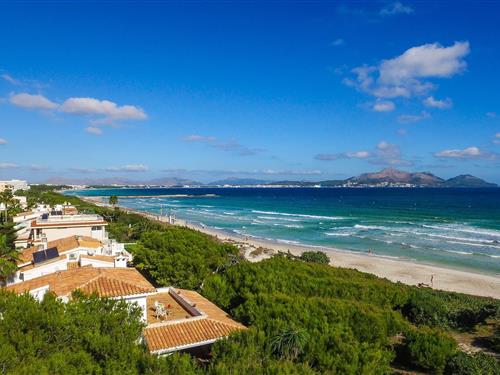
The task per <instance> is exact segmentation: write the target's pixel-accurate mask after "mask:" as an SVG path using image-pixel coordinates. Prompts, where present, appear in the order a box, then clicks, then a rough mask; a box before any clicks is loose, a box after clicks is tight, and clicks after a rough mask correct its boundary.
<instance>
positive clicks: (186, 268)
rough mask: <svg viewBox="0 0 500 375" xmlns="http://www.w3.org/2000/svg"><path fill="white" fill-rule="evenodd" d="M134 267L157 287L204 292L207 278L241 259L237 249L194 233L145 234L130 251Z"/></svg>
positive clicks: (179, 229)
mask: <svg viewBox="0 0 500 375" xmlns="http://www.w3.org/2000/svg"><path fill="white" fill-rule="evenodd" d="M130 251H131V253H132V254H133V255H134V264H135V265H136V267H137V268H138V269H139V270H142V271H144V272H146V273H147V274H149V275H150V276H151V278H152V279H153V280H154V281H155V282H156V284H158V285H162V286H175V287H179V288H186V289H198V290H199V289H201V288H202V286H203V283H204V281H205V280H206V278H207V277H208V276H210V275H212V274H214V273H218V272H222V271H223V270H224V269H225V267H228V266H230V265H231V264H232V262H233V261H236V260H237V259H238V249H237V248H236V247H234V246H233V245H229V244H226V243H222V242H219V241H216V240H215V239H213V238H212V237H210V236H208V235H206V234H203V233H200V232H197V231H195V230H192V229H187V228H182V227H175V226H169V227H165V228H164V229H163V230H161V231H160V230H151V231H145V232H144V233H143V234H142V236H141V239H140V241H139V242H138V243H137V244H136V245H134V246H131V247H130Z"/></svg>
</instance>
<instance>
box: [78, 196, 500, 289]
mask: <svg viewBox="0 0 500 375" xmlns="http://www.w3.org/2000/svg"><path fill="white" fill-rule="evenodd" d="M78 198H80V199H82V200H84V201H87V202H88V203H92V204H97V205H101V206H106V207H107V206H108V205H107V204H105V203H103V202H102V201H101V200H100V198H98V199H95V197H82V196H78ZM117 207H119V208H120V209H121V210H123V211H126V212H127V211H128V212H133V213H136V214H138V215H141V216H143V217H146V218H148V219H150V220H155V221H159V222H162V223H168V221H167V220H166V218H165V220H162V218H161V217H159V216H158V215H154V214H151V213H148V212H144V211H140V210H136V209H131V208H128V207H124V206H120V205H117ZM173 225H178V226H184V227H187V228H191V229H194V230H197V231H200V232H203V233H205V234H208V235H210V236H213V237H216V238H217V239H219V240H222V241H227V242H231V243H233V244H235V245H236V246H238V247H239V248H240V249H241V250H243V251H244V254H245V258H246V259H248V260H249V261H252V262H256V261H260V260H263V259H266V258H269V257H270V256H272V255H273V254H275V253H277V252H278V251H283V252H288V251H290V253H292V254H293V255H300V254H301V253H302V252H304V251H311V250H320V251H324V252H325V253H326V254H327V255H328V256H329V257H330V265H331V266H333V267H340V268H350V269H356V270H358V271H361V272H365V273H370V274H373V275H375V276H378V277H381V278H386V279H388V280H390V281H393V282H401V283H403V284H407V285H414V286H415V285H418V284H426V286H430V287H431V284H432V288H433V289H437V290H444V291H450V292H458V293H465V294H471V295H476V296H483V297H493V298H496V299H500V277H496V276H493V275H485V274H480V273H475V272H473V271H464V270H458V269H453V268H446V267H442V266H435V265H429V264H424V263H419V262H412V261H407V260H401V259H392V258H389V257H386V256H382V255H376V254H368V253H366V254H364V253H356V252H353V251H349V250H342V249H338V248H331V247H322V246H314V245H311V246H308V245H303V244H293V243H279V242H277V241H270V240H266V239H260V238H255V237H250V236H246V237H245V236H238V235H236V234H234V235H233V234H229V233H227V232H225V231H222V230H218V229H215V228H211V227H208V226H205V225H201V224H196V223H192V222H188V221H185V220H182V219H177V218H176V219H175V223H174V224H173ZM259 248H261V249H262V250H263V249H268V251H262V252H261V251H259V250H257V249H259ZM256 250H257V251H256ZM254 251H255V253H254V255H253V256H252V254H251V253H252V252H254ZM431 279H432V282H431Z"/></svg>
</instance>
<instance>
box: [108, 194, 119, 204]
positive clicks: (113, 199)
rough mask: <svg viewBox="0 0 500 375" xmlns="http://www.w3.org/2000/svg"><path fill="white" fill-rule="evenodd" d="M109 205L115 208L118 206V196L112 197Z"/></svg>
mask: <svg viewBox="0 0 500 375" xmlns="http://www.w3.org/2000/svg"><path fill="white" fill-rule="evenodd" d="M109 204H110V205H111V206H113V207H114V206H116V205H117V204H118V197H117V196H116V195H111V196H110V197H109Z"/></svg>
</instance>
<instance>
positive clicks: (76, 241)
mask: <svg viewBox="0 0 500 375" xmlns="http://www.w3.org/2000/svg"><path fill="white" fill-rule="evenodd" d="M101 246H102V243H101V241H99V240H96V239H95V238H92V237H87V236H70V237H65V238H61V239H58V240H55V241H50V242H48V243H47V248H49V249H50V248H52V247H56V248H57V251H58V252H59V254H63V253H65V252H67V251H71V250H74V249H77V248H79V247H84V248H90V249H97V248H99V247H101ZM36 251H38V247H37V246H33V247H29V248H27V249H25V250H23V251H21V252H20V253H19V261H18V262H17V264H24V263H28V262H31V261H32V260H33V253H34V252H36Z"/></svg>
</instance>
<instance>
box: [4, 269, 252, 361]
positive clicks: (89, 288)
mask: <svg viewBox="0 0 500 375" xmlns="http://www.w3.org/2000/svg"><path fill="white" fill-rule="evenodd" d="M6 289H7V290H10V291H12V292H14V293H18V294H21V293H29V294H31V295H32V296H33V297H34V298H37V299H39V300H41V299H42V298H43V296H44V295H45V294H46V293H48V292H52V293H54V294H55V295H56V296H58V297H59V298H61V299H62V300H64V301H68V300H69V299H70V298H71V295H72V292H73V291H76V290H79V291H81V292H83V293H86V294H92V293H96V294H97V295H99V296H101V297H108V298H114V299H123V300H125V301H126V302H128V303H131V304H136V305H137V306H139V307H140V308H141V309H142V320H143V321H144V322H145V323H146V324H147V326H146V328H145V329H144V331H143V336H142V340H143V342H144V344H145V345H146V347H147V348H148V350H149V351H150V353H151V354H157V355H168V354H170V353H173V352H176V351H188V352H193V351H195V352H198V353H199V352H200V351H204V350H207V349H208V348H209V347H210V345H211V344H213V343H214V342H215V341H217V340H220V339H223V338H226V337H227V336H229V335H230V334H231V333H233V332H237V331H240V330H243V329H245V327H244V326H243V325H242V324H240V323H238V322H236V321H234V320H233V319H231V317H230V316H229V315H228V314H226V313H225V312H224V311H223V310H221V309H220V308H218V307H217V306H216V305H214V304H213V303H212V302H210V301H209V300H207V299H206V298H204V297H203V296H201V295H200V294H198V293H197V292H194V291H190V290H183V289H176V288H173V287H169V288H158V289H156V288H154V286H153V285H151V283H150V282H149V281H147V280H146V279H145V278H144V277H143V276H142V275H141V274H140V273H139V272H138V271H137V270H136V269H135V268H124V269H122V268H93V267H83V268H75V269H69V270H65V271H58V272H55V273H52V274H50V275H44V276H41V277H37V278H34V279H31V280H28V281H24V282H22V283H18V284H14V285H10V286H8V287H7V288H6Z"/></svg>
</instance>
